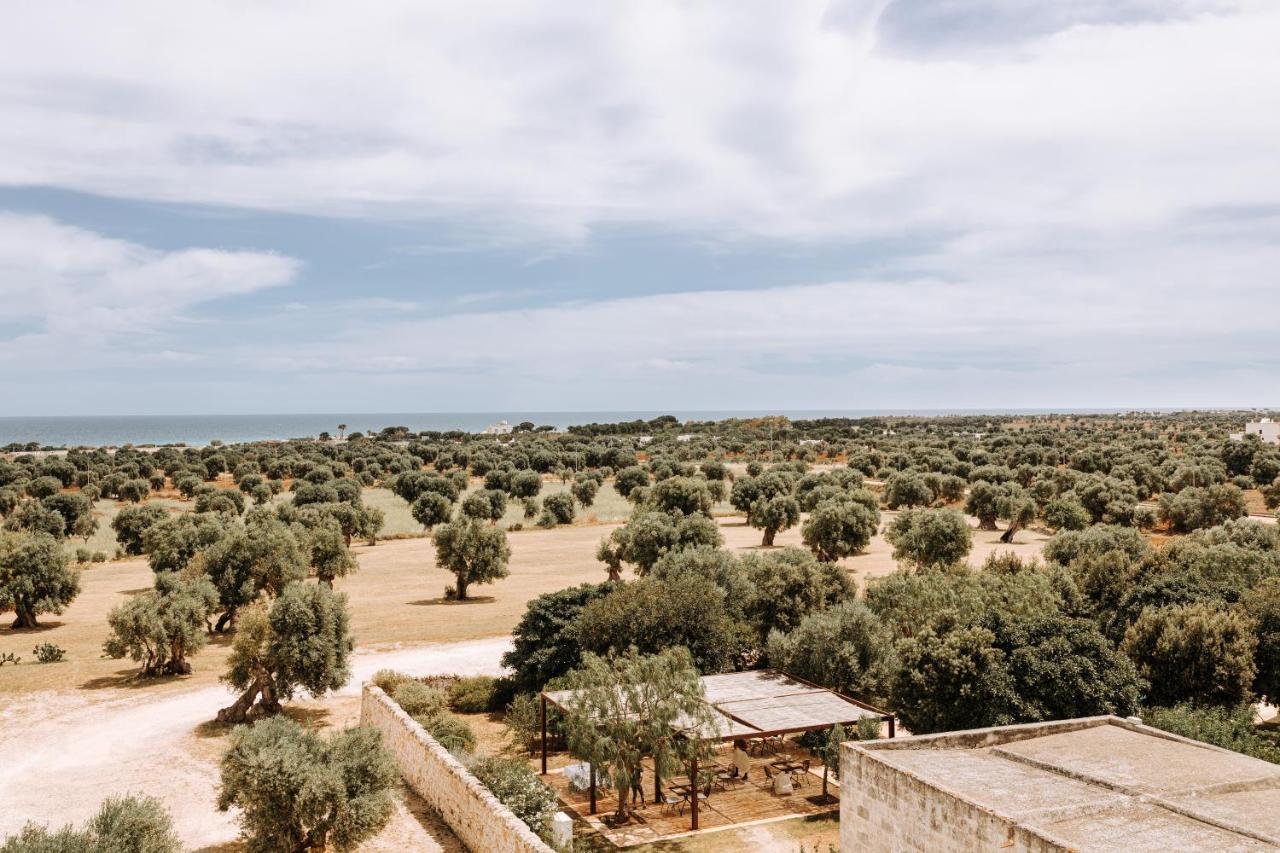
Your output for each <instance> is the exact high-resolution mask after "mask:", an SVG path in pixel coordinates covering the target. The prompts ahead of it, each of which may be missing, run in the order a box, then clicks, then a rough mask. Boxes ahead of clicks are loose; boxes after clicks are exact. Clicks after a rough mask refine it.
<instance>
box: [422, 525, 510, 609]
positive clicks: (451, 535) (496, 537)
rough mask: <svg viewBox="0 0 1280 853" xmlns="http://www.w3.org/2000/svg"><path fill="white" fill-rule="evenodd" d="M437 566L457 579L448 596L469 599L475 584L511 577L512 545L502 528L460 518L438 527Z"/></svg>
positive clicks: (435, 537) (436, 540)
mask: <svg viewBox="0 0 1280 853" xmlns="http://www.w3.org/2000/svg"><path fill="white" fill-rule="evenodd" d="M434 539H435V543H436V563H437V564H438V565H439V566H440V567H441V568H443V569H445V570H446V571H449V572H452V573H453V576H454V578H456V581H457V582H456V586H452V587H449V589H447V590H446V591H445V594H446V595H449V596H450V597H453V598H456V599H457V600H458V601H466V600H467V589H468V588H469V587H470V586H471V585H472V584H484V583H492V582H493V581H496V580H501V579H502V578H505V577H507V576H508V575H510V574H511V571H510V569H508V567H507V564H508V563H509V562H510V560H511V546H510V545H509V544H508V543H507V534H506V533H505V532H503V531H502V529H501V528H498V527H493V526H490V525H486V524H483V523H482V522H480V521H479V520H477V519H464V518H460V519H458V520H457V521H453V522H450V523H449V524H443V525H441V526H439V527H437V528H436V531H435V534H434Z"/></svg>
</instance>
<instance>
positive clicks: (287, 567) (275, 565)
mask: <svg viewBox="0 0 1280 853" xmlns="http://www.w3.org/2000/svg"><path fill="white" fill-rule="evenodd" d="M203 553H204V569H205V573H206V574H208V576H209V578H210V580H212V581H213V585H214V586H215V587H216V588H217V590H218V599H219V602H220V606H221V607H222V615H221V616H219V617H218V622H217V625H216V626H215V628H216V630H218V631H222V630H224V629H225V628H226V626H227V625H228V624H231V623H234V622H235V620H236V616H237V614H238V612H239V611H240V609H241V608H242V607H244V606H245V605H247V604H250V603H252V602H253V601H256V600H257V598H258V596H260V595H262V594H263V593H266V594H267V595H278V594H279V593H280V591H281V590H282V589H284V587H285V586H287V585H288V584H290V583H292V582H294V581H300V580H302V579H304V578H305V577H306V576H307V568H308V566H309V564H310V561H309V558H308V554H307V552H306V551H304V550H303V547H302V543H301V542H300V541H299V540H298V536H297V534H296V533H295V532H294V530H293V528H291V527H290V526H289V525H287V524H285V523H284V522H283V521H281V520H280V519H279V518H277V517H275V516H272V515H268V514H263V515H259V516H255V517H253V518H251V519H250V520H249V521H248V522H247V523H246V524H245V525H244V526H243V527H233V528H231V529H230V530H229V532H227V533H226V534H225V535H223V536H222V537H221V538H220V539H218V540H217V541H216V542H214V543H213V544H212V545H210V546H209V547H208V548H206V549H205V550H204V552H203Z"/></svg>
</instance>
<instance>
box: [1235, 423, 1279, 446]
mask: <svg viewBox="0 0 1280 853" xmlns="http://www.w3.org/2000/svg"><path fill="white" fill-rule="evenodd" d="M1246 435H1256V436H1257V437H1258V438H1260V439H1262V440H1263V441H1264V442H1266V443H1267V444H1280V422H1277V421H1273V420H1271V418H1263V419H1262V420H1260V421H1249V422H1248V423H1247V424H1245V425H1244V432H1233V433H1232V434H1231V438H1233V439H1234V440H1236V441H1242V440H1243V439H1244V437H1245V436H1246Z"/></svg>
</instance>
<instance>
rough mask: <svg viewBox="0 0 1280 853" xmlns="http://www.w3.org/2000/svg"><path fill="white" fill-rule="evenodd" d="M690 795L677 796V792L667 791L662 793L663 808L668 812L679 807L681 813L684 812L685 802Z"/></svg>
mask: <svg viewBox="0 0 1280 853" xmlns="http://www.w3.org/2000/svg"><path fill="white" fill-rule="evenodd" d="M686 800H688V797H677V796H676V795H675V794H671V793H667V794H663V795H662V810H663V811H665V812H667V813H668V814H669V813H670V812H671V811H672V810H673V809H677V808H678V809H679V812H680V814H684V804H685V801H686Z"/></svg>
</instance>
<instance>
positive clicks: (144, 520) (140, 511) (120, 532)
mask: <svg viewBox="0 0 1280 853" xmlns="http://www.w3.org/2000/svg"><path fill="white" fill-rule="evenodd" d="M167 516H168V513H166V512H165V511H164V508H163V507H160V506H157V505H156V504H153V503H152V504H140V505H135V506H127V507H124V508H123V509H121V510H120V512H119V513H117V514H116V517H115V518H114V519H113V520H112V522H111V529H112V530H114V531H115V532H116V542H117V543H119V545H120V548H121V550H123V551H124V552H125V553H126V554H134V555H136V554H141V553H143V545H142V534H143V533H144V532H146V530H147V529H148V528H150V527H151V526H152V525H153V524H156V523H158V522H160V521H163V520H164V519H165V518H166V517H167Z"/></svg>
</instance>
